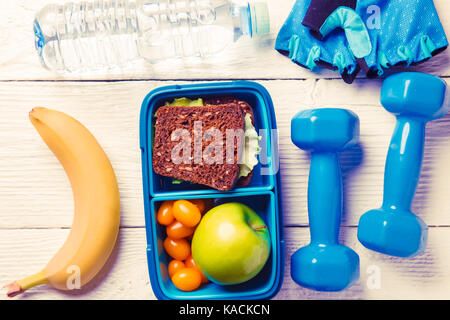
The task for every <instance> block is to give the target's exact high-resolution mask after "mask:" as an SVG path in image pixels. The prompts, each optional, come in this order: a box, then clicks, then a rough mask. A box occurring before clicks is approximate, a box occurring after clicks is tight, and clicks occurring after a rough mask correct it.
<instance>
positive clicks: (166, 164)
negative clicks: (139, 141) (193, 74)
mask: <svg viewBox="0 0 450 320" xmlns="http://www.w3.org/2000/svg"><path fill="white" fill-rule="evenodd" d="M254 123H255V119H254V114H253V110H252V108H251V107H250V105H249V104H248V103H246V102H245V101H240V100H238V99H236V98H235V97H230V96H226V97H218V98H208V99H206V100H205V101H203V100H202V99H197V100H190V99H187V98H181V99H175V100H174V101H173V102H172V103H166V105H164V106H161V107H160V108H158V110H157V111H156V113H155V131H154V141H153V155H152V161H153V170H154V172H155V173H156V174H159V175H162V176H165V177H171V178H173V179H174V181H177V182H178V181H187V182H190V183H195V184H201V185H206V186H209V187H211V188H214V189H217V190H221V191H228V190H232V189H233V188H234V187H236V186H240V187H243V186H246V185H248V184H249V183H250V181H251V178H252V175H253V168H254V166H255V165H256V164H257V163H258V160H257V158H256V155H257V153H259V137H258V134H257V133H256V130H255V127H254ZM230 141H231V143H230Z"/></svg>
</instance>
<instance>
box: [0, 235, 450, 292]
mask: <svg viewBox="0 0 450 320" xmlns="http://www.w3.org/2000/svg"><path fill="white" fill-rule="evenodd" d="M68 232H69V230H67V229H45V230H42V229H26V230H25V229H22V230H2V232H0V286H3V285H5V284H7V283H9V282H11V281H14V280H16V279H17V277H23V276H27V275H29V274H30V273H33V272H37V271H39V270H40V269H41V268H42V267H43V266H44V265H45V264H46V263H47V261H48V260H49V259H50V258H51V257H52V256H53V254H54V253H55V252H56V251H57V249H58V248H59V247H60V246H61V244H62V243H63V242H64V239H65V238H66V237H67V234H68ZM285 237H286V260H285V261H286V267H285V276H284V282H283V286H282V289H281V291H280V293H279V294H278V295H277V296H276V299H293V300H304V299H449V298H450V279H449V277H448V263H449V262H450V244H449V242H448V241H447V239H448V238H449V237H450V228H431V229H430V235H429V244H428V249H427V251H426V252H425V253H424V254H422V255H420V256H418V257H415V258H412V259H400V258H393V257H388V256H385V255H381V254H378V253H374V252H371V251H369V250H367V249H365V248H364V247H362V246H361V245H360V244H359V243H358V241H357V239H356V229H355V228H343V229H342V230H341V240H342V242H343V243H345V244H346V245H348V246H350V247H351V248H353V249H354V250H355V251H356V252H357V253H358V254H359V256H360V263H361V269H360V270H361V277H360V280H359V281H358V282H357V283H356V284H355V285H354V286H353V287H351V288H349V289H347V290H345V291H342V292H338V293H320V292H316V291H312V290H309V289H305V288H302V287H300V286H298V285H297V284H296V283H294V282H293V281H292V280H291V277H290V256H291V255H292V254H293V253H294V252H295V250H297V249H298V248H299V247H301V246H304V245H306V244H307V243H308V242H309V230H308V229H307V228H285ZM145 243H146V241H145V229H144V228H122V229H121V230H120V235H119V242H118V245H117V246H116V248H115V250H114V252H113V254H112V257H111V259H110V260H109V261H108V262H107V264H106V266H105V268H104V269H103V270H102V271H101V273H100V274H99V275H98V276H97V277H96V278H95V279H94V280H93V282H91V283H89V284H88V285H87V286H86V287H84V288H82V289H81V291H78V292H73V293H65V292H60V291H57V290H54V289H51V288H49V287H45V286H42V287H37V288H34V289H32V290H30V291H29V292H28V293H25V294H23V295H21V296H18V297H16V298H15V299H154V295H153V292H152V289H151V285H150V281H149V276H148V270H147V261H146V254H145V246H146V244H145ZM377 274H378V275H379V277H378V276H377ZM378 284H379V287H378ZM0 299H6V298H5V295H4V290H1V291H0Z"/></svg>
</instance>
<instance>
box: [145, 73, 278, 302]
mask: <svg viewBox="0 0 450 320" xmlns="http://www.w3.org/2000/svg"><path fill="white" fill-rule="evenodd" d="M233 90H236V91H239V92H248V93H257V94H258V95H259V96H260V97H261V99H262V100H263V103H264V106H265V108H266V112H267V114H268V124H269V127H270V128H267V129H276V119H275V112H274V108H273V103H272V99H271V97H270V95H269V93H268V91H267V90H266V89H265V88H264V87H263V86H262V85H260V84H258V83H256V82H252V81H231V82H209V83H195V84H187V85H169V86H163V87H158V88H156V89H154V90H152V91H150V92H149V93H148V94H147V96H146V97H145V98H144V100H143V102H142V107H141V112H140V149H141V161H142V179H143V180H142V181H143V194H144V208H145V228H146V236H147V262H148V268H149V275H150V281H151V285H152V288H153V292H154V294H155V296H156V297H157V298H158V299H171V297H168V296H167V295H166V294H165V293H164V290H163V289H162V288H161V287H160V285H159V279H158V272H157V268H159V261H156V259H155V254H154V252H153V250H157V248H156V246H155V245H153V242H154V239H155V230H153V223H152V221H151V217H152V206H153V203H152V199H158V198H161V199H164V196H163V195H161V196H158V195H157V196H152V195H151V192H150V189H151V187H150V178H151V175H152V174H153V172H152V167H151V150H149V149H150V148H151V147H150V146H151V141H149V136H150V134H149V130H151V127H152V124H151V121H152V119H153V112H154V111H153V110H154V107H155V104H156V103H158V101H162V100H164V99H167V100H170V99H172V98H179V97H187V96H201V95H204V96H207V95H210V96H218V95H230V94H232V91H233ZM277 169H278V170H277V172H276V174H274V179H273V180H274V182H273V189H272V190H271V192H273V196H274V198H275V199H276V207H277V210H276V211H277V213H278V214H277V222H278V226H276V227H277V230H278V238H277V239H276V247H275V248H272V250H276V252H277V255H276V256H277V261H276V277H275V281H274V283H273V286H272V287H271V288H268V290H267V291H266V292H265V293H264V294H258V295H251V294H250V295H245V294H242V295H237V296H236V297H233V299H270V298H272V297H273V296H275V295H276V294H277V293H278V291H279V290H280V288H281V285H282V282H283V276H284V249H285V248H284V246H285V245H284V234H283V214H282V212H283V211H282V199H281V183H280V170H279V165H278V168H277ZM244 189H245V188H240V189H239V190H238V191H236V192H234V191H228V192H227V195H229V196H233V194H240V195H242V194H245V190H244ZM243 190H244V191H243ZM255 192H256V191H249V196H250V195H252V194H255ZM261 192H267V190H266V191H261ZM211 194H215V195H220V193H217V191H212V190H211V192H210V191H209V190H204V191H203V192H201V193H199V195H204V196H205V195H211ZM166 196H167V195H166ZM168 196H171V198H172V199H182V198H183V195H182V194H178V195H171V194H168ZM189 196H190V197H193V195H192V194H190V195H189ZM211 197H212V196H211ZM186 299H189V297H186ZM205 299H208V297H205ZM218 299H221V298H218ZM223 299H229V297H227V296H224V297H223Z"/></svg>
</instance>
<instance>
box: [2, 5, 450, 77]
mask: <svg viewBox="0 0 450 320" xmlns="http://www.w3.org/2000/svg"><path fill="white" fill-rule="evenodd" d="M65 1H68V0H65ZM294 2H295V1H294V0H281V1H280V0H269V1H268V3H269V10H270V13H271V23H272V24H273V33H272V34H271V35H270V36H268V37H266V38H264V39H261V40H259V41H257V40H253V41H252V40H248V39H247V40H246V39H240V40H239V41H238V42H237V43H235V44H234V45H232V46H230V47H228V48H227V49H225V50H224V51H223V53H221V54H219V55H216V56H214V57H211V58H208V59H205V60H198V61H195V62H193V63H187V62H185V61H184V62H183V61H171V62H170V63H167V62H162V63H157V64H144V65H142V66H140V67H139V68H138V69H136V70H135V71H123V72H121V73H116V74H114V73H112V74H108V75H98V74H97V75H95V74H91V75H89V74H87V75H76V74H72V75H66V76H59V75H56V74H54V73H52V72H49V71H48V70H46V69H44V68H43V67H42V66H41V64H40V62H39V59H38V56H37V54H36V52H35V51H36V50H35V49H34V35H33V30H32V24H33V20H34V16H35V14H36V13H37V12H38V11H39V10H40V8H42V7H43V6H44V5H45V4H49V3H54V0H35V1H26V0H17V1H2V2H1V3H0V28H1V29H2V32H1V35H0V46H1V47H2V48H5V47H7V48H8V50H2V51H1V52H0V80H36V79H39V80H43V79H45V80H61V79H71V80H74V79H108V80H111V79H318V78H323V77H325V78H339V75H338V74H337V73H335V72H331V71H322V72H319V73H313V72H310V71H309V70H306V69H304V68H300V67H298V66H296V65H294V64H293V63H291V62H290V60H289V59H288V58H286V57H283V56H282V55H281V54H279V53H278V52H276V51H275V50H274V49H273V48H274V44H275V38H276V35H277V33H278V30H279V28H280V27H281V25H282V24H283V22H284V20H285V19H286V17H287V16H288V14H289V12H290V10H291V8H292V6H293V4H294ZM435 3H436V7H437V9H438V12H439V15H440V18H441V21H442V23H443V24H444V28H445V30H446V31H447V33H448V34H449V31H450V3H449V2H448V1H447V0H436V1H435ZM449 58H450V51H448V50H447V51H446V52H444V53H442V54H440V55H439V56H437V57H435V58H433V59H431V61H429V62H427V63H425V64H423V65H421V66H420V67H417V68H414V69H413V70H420V71H423V72H429V73H433V74H437V75H441V76H450V66H449V64H448V61H449Z"/></svg>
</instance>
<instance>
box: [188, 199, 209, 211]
mask: <svg viewBox="0 0 450 320" xmlns="http://www.w3.org/2000/svg"><path fill="white" fill-rule="evenodd" d="M189 202H192V203H193V204H194V205H195V206H196V207H197V208H198V210H200V213H203V212H204V211H205V201H203V200H202V199H192V200H189Z"/></svg>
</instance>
